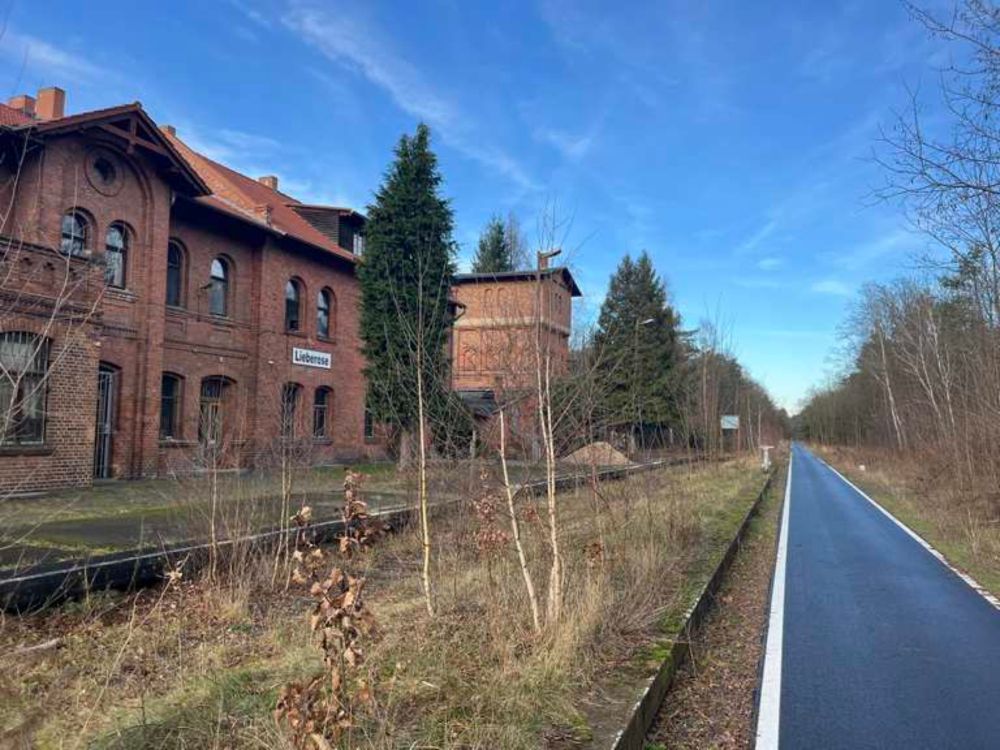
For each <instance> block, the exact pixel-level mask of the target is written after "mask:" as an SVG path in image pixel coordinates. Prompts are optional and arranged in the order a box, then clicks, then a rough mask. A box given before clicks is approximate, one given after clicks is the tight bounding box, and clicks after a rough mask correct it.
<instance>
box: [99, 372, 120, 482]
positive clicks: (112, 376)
mask: <svg viewBox="0 0 1000 750" xmlns="http://www.w3.org/2000/svg"><path fill="white" fill-rule="evenodd" d="M117 391H118V373H117V371H116V370H115V369H114V368H113V367H111V366H109V365H101V367H100V369H99V370H98V371H97V429H96V432H95V439H94V478H95V479H108V478H109V477H110V476H111V448H112V438H113V433H114V421H115V395H116V393H117Z"/></svg>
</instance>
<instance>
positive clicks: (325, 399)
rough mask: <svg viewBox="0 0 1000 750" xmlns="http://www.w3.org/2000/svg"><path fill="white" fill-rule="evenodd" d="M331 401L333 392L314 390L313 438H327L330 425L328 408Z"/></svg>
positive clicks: (323, 388)
mask: <svg viewBox="0 0 1000 750" xmlns="http://www.w3.org/2000/svg"><path fill="white" fill-rule="evenodd" d="M331 401H333V392H332V391H331V390H330V389H329V388H326V387H320V388H317V389H316V395H315V396H314V398H313V437H315V438H325V437H329V430H330V427H331V426H332V425H331V419H330V408H331V406H332V404H331Z"/></svg>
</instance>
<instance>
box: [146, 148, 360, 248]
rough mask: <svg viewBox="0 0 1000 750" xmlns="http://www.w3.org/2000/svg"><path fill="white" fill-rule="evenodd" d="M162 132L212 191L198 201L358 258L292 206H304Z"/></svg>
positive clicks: (315, 244) (303, 240) (318, 245)
mask: <svg viewBox="0 0 1000 750" xmlns="http://www.w3.org/2000/svg"><path fill="white" fill-rule="evenodd" d="M164 135H165V136H166V137H167V139H168V140H169V141H170V142H171V144H173V146H174V148H176V149H177V151H179V152H180V154H181V155H182V156H183V157H184V158H185V159H186V160H187V162H188V163H189V164H190V165H191V167H192V168H193V169H194V170H195V172H197V173H198V175H199V176H200V177H201V178H202V180H204V181H205V183H206V184H207V185H208V186H209V188H210V189H211V190H212V195H210V196H207V197H203V198H199V199H198V201H199V202H202V203H205V204H206V205H211V206H213V207H214V208H216V209H219V210H223V211H226V212H228V213H232V214H236V215H238V216H241V217H242V218H244V219H249V220H251V221H254V222H256V223H258V224H261V225H264V226H269V227H270V228H271V229H274V230H277V231H278V232H281V233H284V234H287V235H290V236H292V237H294V238H296V239H298V240H301V241H302V242H306V243H308V244H310V245H313V246H315V247H318V248H321V249H323V250H326V251H327V252H330V253H333V254H334V255H336V256H338V257H340V258H343V259H345V260H349V261H351V262H355V261H357V257H356V256H355V255H354V253H352V252H349V251H347V250H345V249H344V248H342V247H340V245H338V244H337V243H336V242H334V241H333V240H332V239H330V238H329V237H327V236H326V235H325V234H323V233H322V232H320V231H319V230H318V229H316V228H315V227H314V226H313V225H312V224H310V223H309V222H308V221H307V220H306V219H305V218H303V217H302V216H301V215H299V213H298V212H297V211H295V209H294V206H301V205H303V204H301V203H300V202H299V201H297V200H296V199H295V198H293V197H291V196H290V195H285V194H284V193H282V192H280V191H278V190H272V189H271V188H269V187H267V186H266V185H264V184H263V183H261V182H258V181H257V180H255V179H253V178H252V177H247V176H246V175H244V174H240V173H239V172H237V171H236V170H234V169H230V168H229V167H227V166H225V165H224V164H220V163H219V162H217V161H213V160H212V159H209V158H208V157H207V156H204V155H203V154H199V153H198V152H197V151H195V150H193V149H192V148H191V147H190V146H188V145H187V144H186V143H184V142H183V141H182V140H181V139H180V138H178V137H177V136H176V135H175V134H173V133H170V132H164Z"/></svg>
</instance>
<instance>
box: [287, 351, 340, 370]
mask: <svg viewBox="0 0 1000 750" xmlns="http://www.w3.org/2000/svg"><path fill="white" fill-rule="evenodd" d="M292 364H293V365H302V366H303V367H321V368H322V369H324V370H329V369H330V368H331V367H332V366H333V355H332V354H330V353H329V352H318V351H316V350H315V349H300V348H299V347H297V346H296V347H293V348H292Z"/></svg>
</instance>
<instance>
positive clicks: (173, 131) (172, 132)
mask: <svg viewBox="0 0 1000 750" xmlns="http://www.w3.org/2000/svg"><path fill="white" fill-rule="evenodd" d="M160 130H162V131H163V132H164V133H166V134H167V135H172V136H174V137H175V138H176V137H177V128H175V127H174V126H173V125H160Z"/></svg>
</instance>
